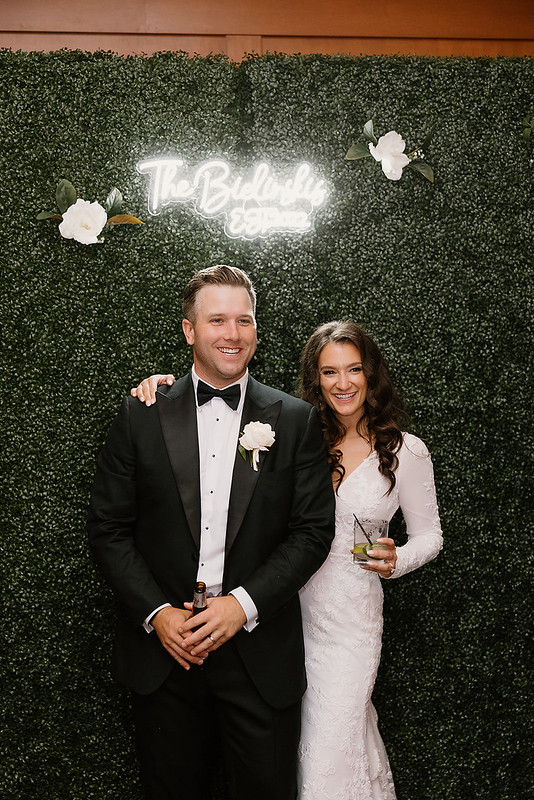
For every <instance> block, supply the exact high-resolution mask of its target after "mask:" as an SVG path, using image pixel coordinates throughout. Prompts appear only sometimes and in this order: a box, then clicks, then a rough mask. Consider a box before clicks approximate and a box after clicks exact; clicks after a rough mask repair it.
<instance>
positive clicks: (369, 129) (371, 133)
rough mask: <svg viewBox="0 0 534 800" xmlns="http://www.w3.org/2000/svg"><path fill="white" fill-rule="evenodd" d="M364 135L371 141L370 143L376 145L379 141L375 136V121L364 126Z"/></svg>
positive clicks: (369, 121) (370, 121)
mask: <svg viewBox="0 0 534 800" xmlns="http://www.w3.org/2000/svg"><path fill="white" fill-rule="evenodd" d="M363 135H364V136H365V138H366V139H369V141H370V142H373V144H376V142H377V139H376V136H375V129H374V125H373V120H372V119H370V120H368V121H367V122H366V123H365V125H364V126H363Z"/></svg>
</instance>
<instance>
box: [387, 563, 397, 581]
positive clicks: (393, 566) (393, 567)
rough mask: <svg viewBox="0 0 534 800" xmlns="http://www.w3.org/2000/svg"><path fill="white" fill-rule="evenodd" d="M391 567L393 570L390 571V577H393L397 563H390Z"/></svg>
mask: <svg viewBox="0 0 534 800" xmlns="http://www.w3.org/2000/svg"><path fill="white" fill-rule="evenodd" d="M389 568H390V570H391V572H390V573H389V577H390V578H391V576H392V575H393V573H394V572H395V570H396V569H397V567H396V566H395V564H391V563H390V564H389Z"/></svg>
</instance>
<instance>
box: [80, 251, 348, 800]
mask: <svg viewBox="0 0 534 800" xmlns="http://www.w3.org/2000/svg"><path fill="white" fill-rule="evenodd" d="M255 301H256V298H255V293H254V289H253V286H252V284H251V282H250V280H249V278H248V276H247V275H246V274H245V273H244V272H242V271H241V270H239V269H236V268H233V267H228V266H216V267H211V268H208V269H204V270H201V271H200V272H198V273H197V274H196V275H195V276H194V277H193V278H192V280H191V281H190V282H189V284H188V285H187V287H186V290H185V294H184V304H183V310H184V320H183V323H182V327H183V331H184V334H185V338H186V340H187V343H188V344H189V345H191V346H192V348H193V368H192V370H191V373H189V374H187V375H185V376H184V377H182V378H181V379H179V380H178V381H176V383H174V384H173V386H171V387H170V388H169V387H167V386H165V387H161V388H160V389H159V391H158V402H157V403H156V404H155V405H152V406H150V407H147V406H145V405H143V404H142V403H139V402H138V401H137V400H135V399H133V398H125V399H124V401H123V404H122V408H121V410H120V412H119V414H118V416H117V417H116V419H115V421H114V423H113V425H112V427H111V430H110V432H109V435H108V438H107V440H106V443H105V444H104V447H103V449H102V451H101V453H100V455H99V458H98V468H97V473H96V478H95V482H94V487H93V491H92V496H91V506H90V513H89V522H88V531H89V540H90V545H91V549H92V551H93V553H94V556H95V558H96V561H97V563H98V564H99V567H100V569H101V570H102V572H103V574H104V576H105V578H106V580H107V581H108V583H109V584H110V586H111V588H112V590H113V592H114V594H115V597H116V600H117V604H118V609H119V619H118V629H117V635H116V639H115V646H114V653H113V673H114V675H115V677H116V678H117V679H118V680H120V681H122V682H123V683H124V684H126V686H128V687H129V688H130V689H131V690H132V705H133V713H134V722H135V729H136V743H137V749H138V755H139V761H140V769H141V780H142V784H143V787H144V790H145V793H146V797H147V798H149V800H178V799H179V798H180V799H181V800H183V798H192V797H195V796H202V795H203V794H204V792H205V791H206V787H207V783H208V778H209V775H210V768H211V763H212V760H211V749H210V743H211V740H212V738H213V736H214V734H217V736H218V737H219V738H220V740H221V747H222V752H223V756H224V761H225V767H226V772H227V776H228V780H229V784H230V788H231V792H232V797H233V798H234V800H251V798H254V800H294V798H295V797H296V791H297V790H296V751H297V745H298V739H299V730H300V699H301V697H302V694H303V692H304V690H305V687H306V677H305V672H304V653H303V641H302V631H301V619H300V607H299V600H298V590H299V589H300V588H301V586H302V585H303V584H304V583H306V581H307V580H308V578H309V577H310V576H311V575H312V574H313V573H314V572H315V571H316V570H317V569H318V568H319V566H320V565H321V563H322V562H323V561H324V559H325V558H326V555H327V553H328V550H329V548H330V544H331V541H332V538H333V533H334V527H333V503H334V498H333V493H332V484H331V480H330V474H329V470H328V466H327V461H326V456H325V449H324V444H323V438H322V435H321V431H320V428H319V424H318V421H317V419H316V413H315V410H314V409H312V408H311V407H310V406H309V405H308V404H306V403H304V402H303V401H301V400H297V399H295V398H293V397H290V396H289V395H287V394H284V393H282V392H279V391H277V390H276V389H271V388H269V387H267V386H264V385H262V384H260V383H258V382H257V381H255V380H254V379H253V378H252V377H251V376H250V375H249V374H248V370H247V365H248V363H249V361H250V359H251V358H252V356H253V355H254V352H255V350H256V322H255ZM249 423H262V425H257V424H256V425H253V426H252V429H253V434H254V435H255V437H256V440H250V441H248V442H247V440H246V439H245V440H244V441H243V442H242V444H243V445H244V446H245V448H244V449H243V448H239V449H238V439H239V437H240V434H241V433H243V430H244V428H245V426H247V425H248V424H249ZM250 430H251V429H250V428H249V429H247V432H248V431H250ZM273 436H274V441H273ZM258 437H259V438H258ZM258 447H260V449H259V450H258ZM248 448H250V449H248ZM258 457H259V461H258ZM256 461H257V464H256V463H255V462H256ZM255 466H257V470H256V469H255V468H254V467H255ZM197 580H202V581H204V582H205V583H206V584H207V587H208V595H209V596H210V599H208V608H207V610H205V611H203V612H202V613H200V614H197V615H195V616H194V617H193V616H192V611H191V609H192V606H191V602H190V601H191V599H192V596H193V589H194V586H195V582H196V581H197Z"/></svg>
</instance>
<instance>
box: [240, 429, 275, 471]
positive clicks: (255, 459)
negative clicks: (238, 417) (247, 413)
mask: <svg viewBox="0 0 534 800" xmlns="http://www.w3.org/2000/svg"><path fill="white" fill-rule="evenodd" d="M273 443H274V431H273V429H272V428H271V426H270V425H268V424H267V423H266V422H249V423H248V424H247V425H245V427H244V428H243V434H242V436H241V438H240V439H239V449H240V451H241V455H242V456H243V458H245V459H247V460H249V461H250V463H251V464H252V468H253V469H254V471H255V472H257V471H258V463H259V460H260V451H262V450H263V451H265V450H268V449H269V447H270V446H271V445H272V444H273ZM246 451H248V452H246Z"/></svg>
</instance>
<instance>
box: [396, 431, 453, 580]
mask: <svg viewBox="0 0 534 800" xmlns="http://www.w3.org/2000/svg"><path fill="white" fill-rule="evenodd" d="M398 457H399V466H398V469H397V473H396V477H397V487H396V488H397V491H398V496H399V505H400V507H401V510H402V513H403V516H404V519H405V521H406V528H407V532H408V541H407V543H406V544H405V545H403V546H402V547H399V548H397V556H398V561H397V569H396V571H395V573H394V575H393V576H392V577H393V578H398V577H400V576H401V575H405V574H406V573H407V572H411V571H412V570H414V569H417V568H418V567H422V566H423V564H426V563H427V562H428V561H431V560H432V559H433V558H435V557H436V556H437V555H438V553H439V551H440V550H441V548H442V546H443V536H442V533H441V524H440V521H439V512H438V504H437V500H436V488H435V485H434V468H433V466H432V460H431V458H430V453H429V452H428V449H427V447H426V445H425V444H424V443H423V442H422V441H421V439H418V438H417V437H416V436H413V435H411V434H408V433H407V434H404V443H403V445H402V447H401V449H400V450H399V453H398Z"/></svg>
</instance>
